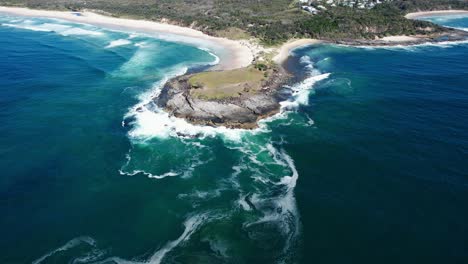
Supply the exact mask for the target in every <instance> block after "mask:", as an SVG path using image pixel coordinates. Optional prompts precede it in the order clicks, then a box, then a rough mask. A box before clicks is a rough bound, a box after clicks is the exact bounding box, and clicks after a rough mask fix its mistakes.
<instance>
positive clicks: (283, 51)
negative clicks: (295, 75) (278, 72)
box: [273, 39, 324, 65]
mask: <svg viewBox="0 0 468 264" xmlns="http://www.w3.org/2000/svg"><path fill="white" fill-rule="evenodd" d="M320 43H324V41H322V40H319V39H292V40H289V41H288V42H286V43H285V44H283V45H281V47H279V48H278V49H277V54H276V55H275V56H274V57H273V61H274V62H275V63H277V64H278V65H282V64H283V63H285V62H286V61H287V60H288V58H289V56H290V55H291V52H292V51H293V50H295V49H297V48H301V47H305V46H310V45H314V44H320Z"/></svg>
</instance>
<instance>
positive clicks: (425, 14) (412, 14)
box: [405, 10, 468, 19]
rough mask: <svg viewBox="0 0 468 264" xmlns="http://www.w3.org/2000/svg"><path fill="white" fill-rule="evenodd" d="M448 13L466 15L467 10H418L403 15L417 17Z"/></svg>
mask: <svg viewBox="0 0 468 264" xmlns="http://www.w3.org/2000/svg"><path fill="white" fill-rule="evenodd" d="M449 15H467V16H468V10H437V11H420V12H413V13H408V14H406V15H405V17H406V18H408V19H417V18H421V17H432V16H449Z"/></svg>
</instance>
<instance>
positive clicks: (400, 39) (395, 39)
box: [380, 36, 418, 42]
mask: <svg viewBox="0 0 468 264" xmlns="http://www.w3.org/2000/svg"><path fill="white" fill-rule="evenodd" d="M380 40H383V41H387V42H411V41H415V40H418V38H416V37H410V36H390V37H383V38H381V39H380Z"/></svg>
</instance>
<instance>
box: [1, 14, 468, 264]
mask: <svg viewBox="0 0 468 264" xmlns="http://www.w3.org/2000/svg"><path fill="white" fill-rule="evenodd" d="M457 19H458V20H460V21H458V20H457V22H456V23H458V24H457V25H451V26H457V27H466V25H467V24H468V19H459V18H457ZM447 21H448V22H447ZM447 21H446V22H445V23H455V22H453V21H452V20H447ZM0 23H2V26H0V107H1V111H0V113H1V114H0V167H1V168H2V176H1V177H0V211H1V212H2V217H0V234H2V238H1V239H0V262H1V263H31V262H33V263H145V262H146V263H148V262H149V263H160V262H161V263H345V262H352V263H355V262H362V263H375V262H378V263H395V262H399V263H409V262H412V263H414V262H418V263H419V262H425V263H464V262H466V261H467V260H468V253H467V252H468V251H467V250H466V245H467V244H468V243H467V242H468V225H467V224H466V222H467V221H466V219H467V217H468V214H467V212H466V209H465V208H466V204H467V202H468V192H467V190H468V189H467V188H468V174H467V171H468V165H467V164H466V160H467V158H468V134H467V131H468V86H467V73H468V66H467V65H466V54H467V52H468V44H466V43H458V44H454V45H452V44H443V45H422V46H418V47H408V48H403V47H397V48H351V47H342V46H329V45H320V46H312V47H309V48H304V49H300V50H297V51H296V52H295V54H294V57H293V58H292V59H291V61H290V63H289V64H290V65H289V67H290V68H291V69H292V70H294V71H295V72H296V73H297V75H298V76H302V77H303V78H304V81H302V82H300V83H297V84H293V85H291V87H290V89H289V90H288V91H289V93H290V95H291V99H290V100H289V101H288V102H285V103H283V112H282V114H281V115H278V116H276V117H275V118H274V119H273V120H268V121H267V122H263V123H262V124H261V129H259V130H257V131H254V132H245V131H233V130H226V129H213V128H200V127H195V126H191V125H189V124H186V123H185V122H183V121H182V120H177V119H173V118H169V117H168V116H167V114H165V113H164V112H162V111H161V110H160V109H158V108H157V107H156V106H154V105H152V104H151V96H152V95H154V94H157V92H158V90H159V89H160V87H161V85H162V83H164V81H165V80H167V78H170V77H171V76H175V75H178V74H182V73H183V72H185V71H186V70H187V69H193V68H197V67H201V66H202V65H207V64H209V63H212V62H213V61H215V60H216V58H214V57H213V55H211V54H210V53H209V52H207V51H205V50H204V49H200V48H197V47H195V46H190V45H187V44H183V43H175V42H168V41H167V40H166V41H165V40H163V39H161V38H153V37H151V36H148V35H145V34H136V33H133V34H130V33H125V32H117V31H109V30H104V29H101V28H96V27H93V26H89V25H77V24H71V23H66V22H63V21H59V20H50V19H39V18H34V19H32V18H28V19H26V18H17V17H16V18H15V17H8V16H1V17H0ZM164 39H169V38H164ZM171 40H174V39H173V38H171ZM182 134H183V135H186V136H182Z"/></svg>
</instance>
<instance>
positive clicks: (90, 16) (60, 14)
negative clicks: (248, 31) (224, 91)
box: [0, 6, 254, 70]
mask: <svg viewBox="0 0 468 264" xmlns="http://www.w3.org/2000/svg"><path fill="white" fill-rule="evenodd" d="M0 12H1V13H5V14H9V15H18V16H27V17H44V18H56V19H63V20H67V21H71V22H77V23H85V24H90V25H96V26H102V27H106V28H109V29H115V30H132V31H136V32H141V33H146V34H163V35H167V36H176V37H175V38H174V40H175V41H178V42H182V43H186V44H190V45H197V46H200V47H203V48H208V49H209V50H210V51H213V52H214V53H215V54H216V55H217V56H218V57H219V58H220V61H219V63H218V64H217V65H215V66H214V67H213V69H215V70H230V69H237V68H242V67H246V66H248V65H250V64H251V63H252V61H253V58H254V51H253V50H252V49H251V48H249V47H248V46H247V45H245V43H243V42H241V41H236V40H230V39H227V38H218V37H212V36H209V35H206V34H204V33H203V32H201V31H199V30H195V29H192V28H187V27H181V26H177V25H171V24H167V23H160V22H155V21H147V20H135V19H127V18H115V17H109V16H104V15H100V14H96V13H93V12H89V11H84V12H64V11H49V10H33V9H28V8H19V7H2V6H0Z"/></svg>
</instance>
